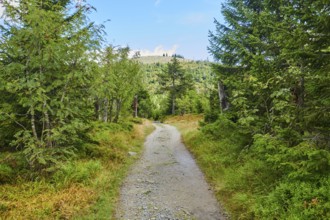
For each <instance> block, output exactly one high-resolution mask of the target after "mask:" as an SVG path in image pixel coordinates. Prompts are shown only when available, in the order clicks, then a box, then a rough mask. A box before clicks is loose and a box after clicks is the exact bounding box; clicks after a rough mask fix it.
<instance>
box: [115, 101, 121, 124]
mask: <svg viewBox="0 0 330 220" xmlns="http://www.w3.org/2000/svg"><path fill="white" fill-rule="evenodd" d="M116 104H117V106H116V115H115V118H114V120H113V122H115V123H117V122H118V120H119V115H120V110H121V101H120V99H116Z"/></svg>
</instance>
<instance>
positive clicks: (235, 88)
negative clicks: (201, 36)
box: [202, 0, 330, 219]
mask: <svg viewBox="0 0 330 220" xmlns="http://www.w3.org/2000/svg"><path fill="white" fill-rule="evenodd" d="M222 13H223V15H224V18H225V21H226V24H221V23H220V22H218V21H215V26H216V30H215V31H214V32H210V35H209V36H210V46H209V51H210V52H211V53H212V55H213V56H214V58H215V59H216V60H217V61H219V62H218V63H217V64H216V65H214V70H215V71H216V73H217V76H218V80H221V81H222V82H223V83H224V85H225V87H226V92H227V94H228V98H229V101H230V108H229V110H228V111H227V112H225V113H223V115H222V116H220V117H216V113H217V111H216V110H214V109H216V108H214V107H213V106H215V107H216V104H217V100H216V99H213V100H211V102H213V104H212V103H211V111H210V112H209V113H208V114H207V115H206V121H207V122H213V123H212V124H211V125H206V126H205V128H204V129H202V131H203V132H204V133H205V134H206V135H209V136H211V137H213V140H215V141H217V142H219V148H221V149H223V148H224V147H223V143H226V142H229V143H231V144H232V145H233V146H234V147H232V150H231V151H232V154H233V155H235V157H233V158H232V161H231V163H232V164H230V163H225V165H226V166H228V167H229V171H228V172H227V171H225V172H224V173H225V178H226V179H227V183H226V189H227V190H228V191H229V192H233V191H235V190H236V191H239V194H238V197H237V195H235V194H234V195H232V199H233V200H236V201H237V202H239V203H242V207H243V208H242V209H238V210H236V211H237V212H238V213H239V214H238V213H235V214H234V215H235V216H236V215H237V214H238V215H237V216H239V217H240V218H261V219H266V218H274V219H327V218H328V216H326V215H327V212H328V209H327V207H328V201H329V193H324V194H323V195H321V194H322V193H323V192H325V189H326V188H327V187H329V185H328V180H329V172H328V171H329V169H330V165H329V161H330V156H329V155H330V151H329V140H330V138H329V137H330V136H329V123H327V124H326V123H324V121H328V120H329V114H328V112H329V111H327V109H328V107H327V105H328V104H329V100H330V96H329V93H328V89H329V86H326V85H325V84H328V83H329V80H330V77H329V74H328V73H329V53H328V52H326V51H327V49H328V45H329V43H330V41H329V38H328V37H326V36H327V35H329V30H330V29H327V28H325V27H328V26H329V25H328V22H326V20H327V19H328V18H329V7H328V4H324V1H321V0H320V1H313V2H306V1H279V2H276V3H274V2H270V1H243V0H242V1H234V0H230V1H227V3H226V4H224V5H223V7H222ZM321 79H322V81H321ZM213 97H216V96H215V95H214V96H213ZM212 107H213V108H212ZM223 118H228V119H230V120H231V122H228V120H224V119H223ZM214 120H216V121H215V122H214ZM219 124H221V126H219ZM217 128H221V129H217ZM222 134H224V135H222ZM241 138H243V139H244V141H243V142H239V141H238V142H235V141H234V140H235V139H237V140H240V139H241ZM242 143H244V145H242ZM225 152H226V151H225ZM223 154H225V153H221V152H219V157H223V156H224V155H223ZM225 155H226V154H225ZM220 162H223V160H220ZM231 172H233V173H235V174H237V176H234V175H230V173H231ZM247 186H248V187H247ZM328 191H329V190H328ZM251 192H252V193H253V194H251ZM240 201H241V202H240ZM247 201H248V203H250V205H249V206H247V205H246V204H247V203H246V202H247ZM257 207H259V208H257ZM321 207H325V211H324V210H322V208H321ZM234 211H235V210H234Z"/></svg>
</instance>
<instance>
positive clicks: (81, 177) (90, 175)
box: [51, 160, 102, 187]
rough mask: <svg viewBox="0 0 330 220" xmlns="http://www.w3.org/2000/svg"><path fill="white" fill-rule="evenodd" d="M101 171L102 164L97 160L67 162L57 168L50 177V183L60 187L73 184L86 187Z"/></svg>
mask: <svg viewBox="0 0 330 220" xmlns="http://www.w3.org/2000/svg"><path fill="white" fill-rule="evenodd" d="M101 169H102V164H101V162H100V161H97V160H89V161H72V162H67V163H65V164H62V165H61V167H59V169H58V170H57V171H56V172H55V173H54V175H53V176H52V179H51V181H53V182H54V183H56V184H59V185H62V187H64V186H68V185H70V184H74V183H83V184H85V185H86V184H90V183H91V182H92V181H93V180H94V178H95V176H96V174H97V173H99V171H100V170H101Z"/></svg>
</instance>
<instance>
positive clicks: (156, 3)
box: [88, 0, 224, 60]
mask: <svg viewBox="0 0 330 220" xmlns="http://www.w3.org/2000/svg"><path fill="white" fill-rule="evenodd" d="M223 1H224V0H88V3H90V4H91V5H92V6H94V7H95V8H96V9H97V11H96V12H93V13H92V14H91V15H90V18H91V20H93V21H96V22H97V23H99V24H100V23H102V22H104V21H105V20H107V19H110V20H111V21H109V22H107V23H105V27H106V29H105V30H106V32H107V36H106V38H107V40H108V42H109V43H111V44H113V45H119V46H127V45H128V46H129V47H130V48H131V49H132V50H138V51H141V55H154V54H159V55H161V54H163V53H164V52H167V53H168V54H169V55H170V54H172V53H178V54H181V55H183V56H184V57H185V58H188V59H195V60H206V59H207V58H209V59H212V56H211V55H209V54H208V52H207V49H206V48H207V46H208V31H209V30H214V23H213V19H214V18H216V19H218V20H220V19H221V15H220V9H221V3H223Z"/></svg>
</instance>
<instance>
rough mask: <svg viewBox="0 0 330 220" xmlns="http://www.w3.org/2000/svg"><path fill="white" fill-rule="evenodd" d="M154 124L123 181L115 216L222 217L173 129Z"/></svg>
mask: <svg viewBox="0 0 330 220" xmlns="http://www.w3.org/2000/svg"><path fill="white" fill-rule="evenodd" d="M155 126H156V130H155V131H154V132H153V133H152V134H151V135H150V136H148V138H147V140H146V143H145V152H144V154H143V156H142V158H141V159H140V161H139V162H138V163H137V164H136V165H135V166H134V168H133V169H132V170H131V173H130V174H129V176H128V177H127V179H126V181H125V183H124V186H123V188H122V191H121V198H120V204H119V208H118V210H117V216H116V217H117V219H120V220H122V219H125V220H127V219H130V220H132V219H139V220H148V219H157V220H158V219H162V220H163V219H171V220H172V219H201V220H208V219H210V220H211V219H212V220H216V219H226V218H225V217H224V215H223V214H221V211H220V208H219V205H218V203H217V201H216V200H215V198H214V196H213V194H212V191H211V190H210V188H209V186H208V185H207V183H206V182H205V180H204V176H203V174H202V172H201V171H200V170H199V168H198V167H197V165H196V163H195V161H194V160H193V158H192V157H191V155H190V154H189V152H188V151H187V150H186V149H185V147H184V145H183V144H182V142H181V138H180V133H179V132H178V131H177V129H176V128H175V127H173V126H170V125H163V124H155Z"/></svg>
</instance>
